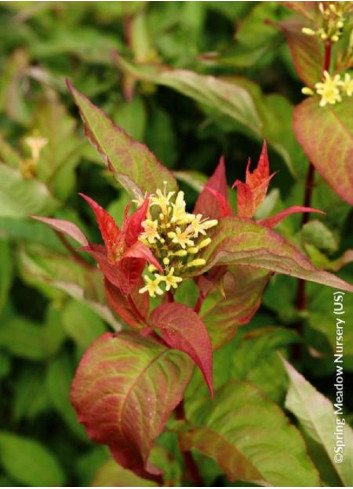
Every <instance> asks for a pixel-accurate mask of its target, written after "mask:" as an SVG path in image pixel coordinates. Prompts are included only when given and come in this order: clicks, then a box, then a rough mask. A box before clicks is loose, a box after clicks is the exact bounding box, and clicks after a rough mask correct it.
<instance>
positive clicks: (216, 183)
mask: <svg viewBox="0 0 353 489" xmlns="http://www.w3.org/2000/svg"><path fill="white" fill-rule="evenodd" d="M194 214H202V215H203V216H205V217H209V218H211V219H219V218H220V217H225V216H230V215H232V214H233V209H232V206H231V205H230V203H229V201H228V186H227V179H226V170H225V165H224V158H223V156H222V157H221V159H220V160H219V163H218V166H217V168H216V170H215V172H214V173H213V175H212V176H211V178H210V179H209V180H208V182H207V183H206V185H205V187H204V188H203V190H202V192H201V193H200V195H199V197H198V199H197V201H196V204H195V209H194Z"/></svg>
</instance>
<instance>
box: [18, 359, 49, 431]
mask: <svg viewBox="0 0 353 489" xmlns="http://www.w3.org/2000/svg"><path fill="white" fill-rule="evenodd" d="M43 381H44V378H43V369H42V368H41V365H27V366H26V370H24V369H23V370H22V371H21V372H19V375H18V376H17V377H16V382H15V384H14V390H15V398H14V402H13V405H12V419H13V420H14V422H15V423H19V422H20V421H22V420H33V419H34V418H36V417H37V416H39V415H40V414H42V413H43V412H45V411H47V410H48V407H50V404H49V400H48V395H47V393H46V391H45V389H43Z"/></svg>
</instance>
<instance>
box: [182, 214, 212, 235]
mask: <svg viewBox="0 0 353 489" xmlns="http://www.w3.org/2000/svg"><path fill="white" fill-rule="evenodd" d="M217 224H218V221H217V220H216V219H203V218H202V215H201V214H197V215H196V216H193V218H192V219H191V221H190V224H189V226H188V229H189V230H191V231H192V232H193V233H194V234H195V236H196V237H198V235H199V234H203V235H205V234H206V229H210V228H212V227H214V226H216V225H217Z"/></svg>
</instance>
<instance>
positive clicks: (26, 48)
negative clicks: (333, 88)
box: [0, 1, 353, 486]
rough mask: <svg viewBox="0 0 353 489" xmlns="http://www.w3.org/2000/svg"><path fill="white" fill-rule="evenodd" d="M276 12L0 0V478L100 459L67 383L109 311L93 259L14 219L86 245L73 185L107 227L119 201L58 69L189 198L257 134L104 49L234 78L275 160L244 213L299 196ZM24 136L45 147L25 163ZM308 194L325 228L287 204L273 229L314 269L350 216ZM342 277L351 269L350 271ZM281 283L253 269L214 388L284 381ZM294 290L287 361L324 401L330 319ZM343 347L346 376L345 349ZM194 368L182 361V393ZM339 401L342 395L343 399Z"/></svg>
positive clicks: (296, 91) (325, 294)
mask: <svg viewBox="0 0 353 489" xmlns="http://www.w3.org/2000/svg"><path fill="white" fill-rule="evenodd" d="M289 15H291V14H290V12H289V11H287V10H286V8H285V7H284V6H283V5H281V4H280V3H279V2H218V1H210V2H151V3H148V2H119V1H117V2H104V1H103V2H0V44H1V47H2V48H1V51H0V71H1V73H2V76H1V79H0V277H1V278H0V378H1V387H0V399H1V400H0V406H1V416H0V466H1V468H2V475H1V476H0V485H1V486H11V485H24V486H41V485H47V486H60V485H72V486H75V485H76V486H85V485H90V484H91V483H92V480H93V479H94V478H95V477H96V473H97V470H98V468H99V467H100V466H101V465H102V464H103V463H104V462H105V461H106V460H108V458H109V457H108V454H107V452H106V451H105V449H104V448H103V447H100V446H96V445H95V444H93V443H92V442H90V441H88V439H87V436H86V434H85V431H84V429H83V428H82V427H81V426H80V425H79V424H78V422H77V420H76V414H75V413H74V411H73V408H72V407H71V404H70V399H69V392H70V384H71V380H72V377H73V373H74V370H75V367H76V365H77V363H78V361H79V359H80V357H81V356H82V354H83V352H84V351H85V349H86V348H87V347H88V345H89V344H90V343H91V342H92V340H93V339H94V338H96V337H97V336H99V335H100V334H101V333H102V332H104V331H105V330H106V329H108V328H109V326H113V327H114V325H115V324H116V321H117V320H116V319H115V318H114V317H113V315H112V313H111V312H110V310H109V309H108V307H107V306H102V305H100V303H101V302H104V292H103V290H102V289H101V288H99V287H97V281H95V280H93V279H92V274H93V273H94V274H95V272H92V271H91V270H90V269H89V268H88V267H87V268H86V269H85V267H82V266H81V264H80V263H77V266H75V265H73V263H72V260H70V259H69V254H70V250H69V249H68V248H70V246H71V245H69V246H68V245H67V243H66V246H65V244H63V242H62V241H61V240H60V239H59V238H58V236H57V235H56V234H55V233H54V232H53V231H52V230H51V229H49V227H46V226H44V225H43V224H41V223H38V222H35V221H33V220H31V219H30V218H29V216H30V215H31V214H40V215H48V216H49V215H55V217H59V218H66V219H69V220H71V221H74V222H76V223H77V224H78V225H79V226H80V228H81V229H84V230H86V231H87V233H88V235H89V236H90V238H92V240H93V241H94V240H96V241H97V240H98V234H97V229H96V228H95V225H94V222H93V217H92V215H91V214H90V212H89V210H88V209H87V206H85V205H84V204H83V203H82V202H81V200H80V199H79V197H78V195H77V194H78V192H79V191H80V192H84V193H86V194H88V195H90V196H92V197H93V198H94V199H95V200H97V201H98V202H99V203H100V204H101V205H103V206H106V207H107V206H108V205H109V207H108V209H109V211H110V212H112V213H113V215H114V216H115V217H116V219H117V221H118V222H119V221H121V218H122V210H123V208H124V206H125V204H126V202H127V201H128V200H129V199H128V197H127V195H126V194H125V193H124V192H123V191H122V189H121V188H118V186H117V183H116V182H115V181H114V180H113V179H112V177H111V176H110V175H109V173H108V172H107V171H106V169H105V166H104V165H103V162H102V161H101V159H100V158H99V156H98V155H97V154H96V153H95V152H94V150H93V149H92V148H91V147H90V146H89V143H88V142H87V140H86V139H85V137H84V135H83V130H82V124H81V123H80V122H79V118H78V114H77V112H76V110H75V108H74V106H73V101H72V99H71V97H70V96H69V94H68V90H67V88H66V85H65V78H69V79H70V80H72V81H74V83H75V86H76V87H77V88H79V89H80V91H82V92H83V93H85V94H86V95H87V96H89V97H90V98H91V99H93V100H94V101H95V103H96V104H97V105H99V106H100V107H102V108H103V109H104V110H105V111H106V112H107V113H108V114H109V115H110V117H111V118H112V119H113V120H114V121H115V122H116V123H117V124H119V125H120V126H121V127H123V128H124V129H125V130H126V131H127V132H128V133H129V134H130V135H131V136H132V137H133V138H135V139H138V140H140V141H143V142H145V143H146V144H147V145H148V146H149V148H150V149H151V150H152V151H153V152H154V153H155V154H156V155H157V157H158V158H159V160H160V161H161V162H162V163H163V164H164V165H166V166H168V167H169V168H171V169H173V170H175V171H177V172H180V173H178V174H179V176H180V181H181V186H182V188H183V189H184V190H185V191H186V196H187V200H188V202H189V204H190V205H191V204H192V203H193V201H194V200H195V198H196V195H197V194H196V191H195V186H196V187H197V186H198V182H200V181H203V180H204V176H203V175H209V174H210V173H211V172H212V171H213V169H214V167H215V165H216V163H217V161H218V159H219V156H220V155H221V154H224V155H225V159H226V164H227V174H228V179H229V182H233V181H234V180H235V179H236V178H243V176H244V171H245V165H246V161H247V158H248V156H251V157H252V158H253V159H256V158H257V156H258V154H259V151H260V147H261V139H262V137H263V136H264V134H262V133H261V131H260V132H258V133H257V134H256V131H254V130H253V129H252V128H250V130H249V129H244V127H243V126H242V125H241V123H240V122H239V120H237V117H238V116H237V114H236V113H235V114H233V115H232V114H231V115H230V114H229V113H227V111H226V110H223V111H222V110H219V109H217V108H215V107H210V105H207V103H205V101H204V100H203V99H201V100H198V101H197V102H196V101H194V100H193V99H192V98H191V99H190V98H188V95H189V96H190V94H188V93H184V92H185V91H184V90H183V88H180V87H176V89H175V90H172V89H170V88H168V87H166V86H162V85H163V84H159V82H158V80H153V79H147V78H148V77H147V78H146V79H144V80H142V81H141V82H137V81H136V80H135V79H134V78H133V77H132V76H130V75H128V74H127V73H126V72H123V71H122V70H121V69H119V68H118V66H117V61H116V52H118V53H119V54H120V55H122V56H123V57H124V58H126V59H130V60H132V61H133V62H146V63H154V64H155V65H158V64H162V63H163V64H167V65H171V66H172V67H174V68H182V69H187V70H191V71H195V72H197V73H199V74H204V75H207V74H216V75H219V76H223V77H226V78H227V79H232V77H233V76H234V75H236V76H237V77H239V76H241V77H242V80H243V81H242V82H240V81H239V83H240V84H241V83H243V86H244V87H245V88H246V89H247V90H249V92H250V93H251V94H252V96H253V100H254V103H255V104H256V109H257V111H258V112H259V113H260V114H261V122H260V123H259V124H265V125H266V127H267V129H266V133H265V136H266V138H268V139H269V140H270V143H271V141H273V144H272V145H270V162H271V169H272V171H276V170H279V171H280V172H279V174H278V175H277V176H276V177H275V179H274V180H273V182H272V188H273V189H274V190H272V192H271V193H270V195H269V196H268V198H267V200H266V202H265V205H264V206H263V208H262V209H261V210H260V212H261V213H262V216H263V217H265V216H267V215H269V214H270V213H273V212H274V211H275V210H276V211H278V210H281V209H283V208H284V207H287V206H288V205H300V204H301V202H302V200H303V188H304V178H305V172H306V168H307V162H306V161H305V158H304V155H303V153H302V151H301V150H300V148H299V147H298V145H297V144H296V143H295V141H294V136H293V135H292V134H291V113H292V104H293V103H297V102H298V101H299V100H300V99H301V95H300V86H301V85H300V82H299V80H298V78H297V76H296V74H295V72H294V69H293V65H292V61H291V58H290V55H289V51H288V48H287V46H286V43H285V41H284V38H283V36H282V34H281V32H280V30H279V29H277V28H276V26H275V23H276V22H279V21H281V20H283V19H285V18H287V17H288V16H289ZM185 95H187V96H185ZM28 137H41V138H45V140H46V142H47V144H46V145H45V146H44V147H43V149H42V151H41V152H40V156H39V158H37V159H36V158H34V156H35V155H34V154H33V153H32V154H31V148H30V146H29V145H28V142H26V138H28ZM280 142H281V144H282V143H283V148H282V149H281V148H279V143H280ZM188 170H192V171H193V172H198V173H197V174H196V176H195V174H192V175H191V174H189V173H187V171H188ZM190 180H191V181H192V183H193V185H189V184H188V182H189V183H190ZM312 204H313V206H314V207H315V206H317V207H318V208H320V209H322V210H324V211H326V212H327V216H326V219H325V223H323V222H322V220H321V219H320V220H315V221H312V222H310V223H309V224H308V225H306V226H305V228H304V229H303V230H301V231H299V218H297V217H291V218H290V219H288V221H286V222H285V223H283V224H281V225H280V226H279V230H280V231H281V232H282V234H284V235H285V236H286V237H287V238H289V239H291V240H292V241H293V242H295V243H296V244H299V246H301V247H302V248H306V251H307V252H309V253H310V254H311V257H312V259H313V260H316V261H317V263H318V264H321V263H325V264H326V265H327V264H330V263H333V262H334V260H335V259H337V258H338V257H339V256H341V255H342V252H343V251H345V250H346V249H348V248H349V247H351V246H352V247H353V238H352V235H351V233H349V230H350V229H351V227H352V221H353V215H352V212H351V209H350V207H349V205H348V204H346V203H345V202H343V201H342V200H341V199H339V197H337V196H336V195H335V194H334V193H333V191H332V190H330V189H329V188H328V187H327V186H326V184H324V183H323V182H322V181H319V183H318V184H317V187H316V189H315V192H314V199H313V203H312ZM262 216H261V217H262ZM259 217H260V216H259ZM332 266H333V265H332ZM344 277H345V278H346V279H347V280H349V281H351V282H352V277H353V272H352V267H351V266H348V267H346V269H345V274H344ZM295 287H296V283H295V280H294V279H291V278H289V277H283V276H278V277H275V278H274V279H273V280H272V281H271V283H270V285H269V287H268V289H267V291H266V294H265V296H264V301H263V306H262V308H261V310H260V311H259V313H258V314H257V316H256V318H255V319H254V320H253V321H252V322H251V323H250V324H249V325H248V326H246V327H245V328H243V329H242V330H241V331H240V332H239V334H237V336H236V338H235V339H234V340H232V342H230V343H229V344H228V345H227V346H226V347H225V348H224V349H223V350H222V351H221V352H219V353H216V356H217V355H218V356H220V357H221V356H223V360H224V368H223V367H222V368H221V367H220V366H222V363H219V364H218V365H219V369H220V371H219V372H216V373H215V378H216V384H217V382H218V383H219V384H221V383H222V382H224V381H225V380H227V379H228V378H236V379H240V380H248V381H250V382H252V383H253V384H255V385H256V386H259V387H261V389H263V390H264V391H265V392H266V394H267V395H268V396H269V397H270V398H271V399H272V400H274V401H276V402H279V403H280V404H283V401H284V396H285V392H286V389H287V378H286V375H285V373H284V370H283V367H282V365H281V364H280V362H279V360H278V357H277V355H276V350H278V349H281V350H282V351H286V350H288V349H290V348H291V347H292V345H293V343H298V341H303V339H299V337H298V336H297V335H296V333H294V332H293V331H292V327H293V326H294V325H295V324H296V322H297V320H298V313H297V311H296V309H295V307H294V295H295ZM309 290H310V294H311V297H312V300H311V302H310V311H309V312H308V313H307V316H306V318H305V327H304V332H303V336H304V341H305V343H306V347H307V348H306V349H305V353H304V356H303V358H302V359H301V363H300V368H301V370H302V371H304V372H305V374H306V376H307V377H308V378H309V379H310V380H311V381H312V382H313V383H314V384H315V385H316V386H317V387H319V388H320V389H321V391H322V392H323V393H325V395H327V396H328V397H331V396H332V394H333V392H331V391H330V385H331V378H332V375H333V363H332V350H333V347H334V344H333V337H332V328H333V326H332V324H330V321H329V318H328V316H327V309H325V307H324V306H325V305H326V304H327V303H328V301H329V300H330V297H329V295H330V290H329V289H325V288H324V287H320V286H317V285H310V288H309ZM274 326H280V328H274ZM350 344H351V343H350ZM235 351H236V355H235V353H234V352H235ZM310 351H311V352H313V351H314V352H315V355H314V356H312V355H310V354H309V353H310ZM346 356H347V363H346V365H345V368H346V369H347V372H346V377H347V379H346V383H347V385H348V383H349V380H350V379H351V376H352V369H353V351H352V348H351V347H350V348H349V350H348V349H347V351H346ZM271 379H273V381H271ZM199 380H200V379H199V378H198V374H196V375H195V379H194V381H193V384H192V385H191V387H190V393H192V391H193V388H199ZM190 395H191V394H190ZM349 396H350V394H349V392H347V397H346V400H345V405H346V407H347V408H349V409H351V411H352V410H353V398H352V396H350V397H349ZM161 444H162V445H164V446H166V447H167V448H168V449H171V447H170V445H172V443H170V440H167V441H166V440H165V438H163V437H162V438H161ZM171 450H172V449H171ZM207 464H208V465H207ZM207 464H206V466H204V464H202V465H201V467H202V472H203V475H204V477H205V480H207V481H208V482H209V484H210V485H211V484H212V485H227V484H228V485H229V482H227V480H226V478H225V476H223V475H222V473H221V471H220V470H219V469H218V467H216V466H215V465H214V466H213V462H212V463H211V465H210V464H209V462H207ZM99 477H104V475H102V474H101V475H100V476H99ZM99 477H98V478H97V481H99V480H101V479H100V478H99ZM171 477H180V474H179V475H173V476H171ZM132 482H134V479H132Z"/></svg>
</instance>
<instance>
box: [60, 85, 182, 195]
mask: <svg viewBox="0 0 353 489" xmlns="http://www.w3.org/2000/svg"><path fill="white" fill-rule="evenodd" d="M69 88H70V90H71V93H72V95H73V97H74V100H75V102H76V104H77V106H78V107H79V109H80V114H81V117H82V120H83V122H84V125H85V131H86V135H87V136H88V139H89V140H90V142H91V143H92V145H93V146H94V147H95V148H96V149H97V150H98V151H99V153H100V154H101V155H102V157H103V159H104V161H105V162H106V164H107V165H108V168H109V169H110V170H111V171H112V173H113V175H114V177H115V178H116V179H117V180H118V182H120V184H121V185H122V186H123V187H125V189H126V190H127V191H128V192H129V193H130V195H132V196H133V197H134V198H141V197H143V195H144V194H145V192H155V191H156V189H158V188H163V182H167V187H168V189H169V190H176V189H177V185H176V180H175V178H174V177H173V175H172V174H171V173H170V172H169V170H167V168H165V167H164V166H163V165H161V164H160V163H159V162H158V161H157V159H156V157H155V156H154V155H153V154H152V153H151V152H150V151H149V149H148V148H147V147H146V146H145V145H143V144H141V143H139V142H137V141H134V140H133V139H132V138H131V137H130V136H128V135H127V134H126V133H125V131H123V130H122V129H120V128H119V127H118V126H116V125H115V124H114V123H113V122H112V121H111V120H110V119H109V118H108V117H107V116H106V115H105V114H104V112H102V111H101V110H100V109H99V108H98V107H96V106H95V105H93V104H92V103H91V102H90V101H89V100H88V98H87V97H85V96H84V95H83V94H82V93H80V92H79V91H78V90H76V89H75V88H74V87H73V86H72V85H71V84H69Z"/></svg>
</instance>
